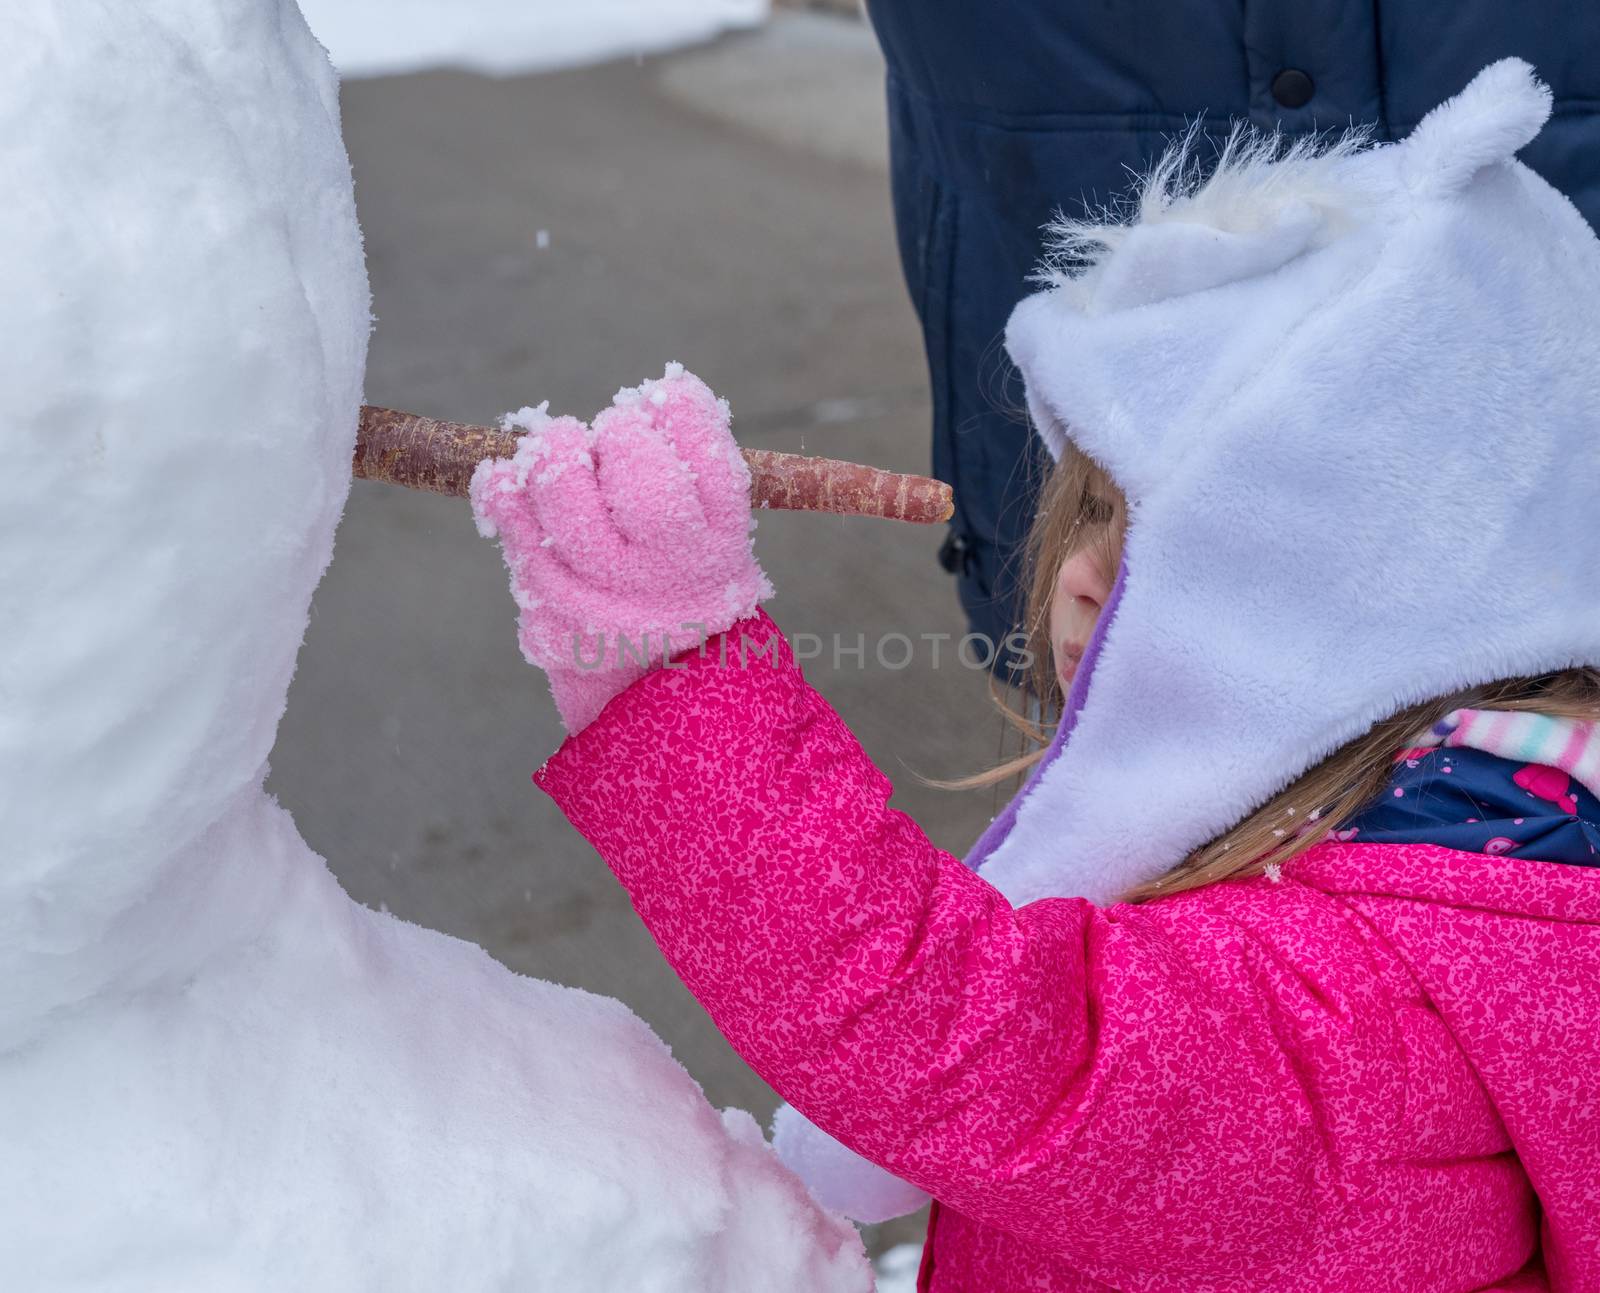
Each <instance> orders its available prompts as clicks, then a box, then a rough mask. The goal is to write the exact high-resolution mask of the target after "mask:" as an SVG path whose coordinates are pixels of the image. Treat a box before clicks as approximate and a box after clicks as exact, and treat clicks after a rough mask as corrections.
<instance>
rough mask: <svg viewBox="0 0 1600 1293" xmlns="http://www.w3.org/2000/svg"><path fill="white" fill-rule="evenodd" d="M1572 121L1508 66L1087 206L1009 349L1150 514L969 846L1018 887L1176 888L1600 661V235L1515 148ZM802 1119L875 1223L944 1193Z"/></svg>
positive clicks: (1135, 524) (816, 1188) (1046, 427)
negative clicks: (1348, 766) (1130, 205)
mask: <svg viewBox="0 0 1600 1293" xmlns="http://www.w3.org/2000/svg"><path fill="white" fill-rule="evenodd" d="M1549 114H1550V93H1549V91H1548V90H1547V89H1546V88H1545V87H1544V86H1543V85H1541V84H1540V83H1539V82H1538V81H1537V80H1536V79H1535V77H1534V74H1533V69H1532V68H1530V67H1529V66H1528V65H1527V64H1526V63H1523V62H1521V61H1520V60H1517V59H1506V60H1505V61H1503V62H1499V63H1495V64H1493V65H1492V66H1490V67H1488V68H1486V69H1485V70H1484V71H1483V72H1482V73H1480V74H1479V75H1478V77H1477V78H1476V79H1475V80H1474V81H1473V82H1472V84H1471V85H1469V86H1468V87H1467V88H1466V90H1464V91H1463V92H1462V93H1461V94H1459V95H1457V96H1456V97H1455V98H1454V99H1451V100H1450V101H1449V102H1447V103H1445V104H1443V105H1442V106H1441V107H1439V108H1437V109H1435V110H1434V111H1433V112H1432V113H1430V114H1429V115H1428V117H1427V118H1426V119H1425V120H1424V121H1423V122H1422V123H1421V124H1420V125H1418V127H1417V128H1416V130H1415V131H1413V132H1412V134H1411V135H1410V137H1409V138H1407V139H1406V140H1405V141H1404V142H1403V143H1399V144H1393V145H1387V146H1383V147H1375V148H1365V147H1362V146H1361V141H1360V139H1359V138H1350V137H1347V138H1346V139H1344V140H1342V141H1340V142H1339V143H1337V144H1335V145H1334V146H1333V147H1331V148H1327V149H1323V150H1321V151H1318V150H1315V149H1314V148H1313V147H1311V146H1309V145H1299V146H1296V147H1295V148H1292V149H1290V150H1288V151H1287V152H1280V150H1279V149H1278V148H1277V146H1276V144H1275V143H1274V142H1273V141H1271V140H1259V139H1252V138H1249V137H1244V138H1242V139H1241V140H1240V141H1238V142H1236V144H1235V145H1234V146H1232V147H1230V149H1229V150H1228V151H1227V152H1226V154H1225V156H1224V158H1223V161H1222V163H1221V164H1220V165H1219V166H1218V167H1217V169H1216V170H1215V172H1214V173H1213V174H1212V176H1211V177H1210V178H1209V179H1208V180H1207V181H1206V182H1205V183H1204V184H1202V185H1199V186H1198V187H1195V186H1193V185H1192V184H1188V183H1186V182H1185V177H1184V169H1185V166H1186V154H1185V150H1184V149H1182V148H1180V149H1179V150H1177V151H1175V152H1174V153H1173V154H1170V155H1169V156H1168V158H1167V159H1165V160H1164V161H1163V162H1162V163H1161V164H1159V165H1158V166H1157V167H1156V169H1155V171H1154V172H1153V173H1152V175H1151V177H1150V179H1149V180H1147V181H1146V183H1145V184H1144V186H1143V188H1142V200H1141V202H1140V206H1139V209H1138V212H1137V217H1136V218H1135V219H1134V220H1133V222H1132V223H1130V224H1107V225H1094V224H1084V223H1078V224H1065V223H1064V224H1063V225H1062V226H1060V227H1059V229H1058V233H1059V234H1060V236H1061V239H1062V246H1061V251H1062V252H1063V253H1064V256H1063V259H1071V260H1081V259H1088V260H1089V261H1090V262H1091V264H1090V266H1089V268H1088V269H1087V270H1086V271H1083V272H1080V273H1075V274H1068V273H1054V274H1052V275H1050V286H1049V288H1048V289H1047V290H1045V291H1043V292H1040V293H1039V294H1037V295H1035V296H1033V297H1030V298H1029V299H1028V300H1026V301H1024V302H1023V303H1022V304H1021V305H1019V306H1018V307H1017V309H1016V312H1015V313H1014V314H1013V315H1012V317H1011V322H1010V325H1009V327H1008V328H1007V332H1006V345H1007V348H1008V349H1009V350H1010V352H1011V356H1012V358H1013V359H1014V360H1015V362H1016V363H1017V365H1018V367H1019V368H1020V369H1021V370H1022V374H1023V377H1024V379H1025V381H1026V383H1027V395H1028V404H1029V408H1030V410H1031V412H1032V415H1033V419H1034V422H1035V424H1036V426H1037V427H1038V430H1039V432H1040V434H1041V436H1042V437H1043V438H1044V440H1045V443H1046V444H1047V445H1048V446H1049V448H1050V450H1051V452H1052V453H1053V454H1055V455H1056V456H1059V455H1060V453H1061V450H1062V447H1063V445H1064V443H1065V441H1066V440H1067V439H1068V438H1070V439H1071V440H1072V441H1073V442H1074V443H1075V444H1077V445H1078V446H1079V447H1080V448H1081V449H1083V450H1084V451H1085V452H1086V453H1088V454H1089V455H1090V456H1091V457H1093V458H1094V459H1096V460H1097V461H1098V462H1099V463H1100V464H1101V465H1102V466H1104V467H1105V468H1106V469H1107V470H1108V471H1109V472H1110V473H1111V475H1112V477H1113V478H1114V479H1115V480H1116V481H1117V483H1118V484H1119V485H1120V486H1121V487H1122V488H1123V490H1124V492H1125V493H1126V494H1127V497H1128V501H1129V527H1128V535H1127V542H1126V555H1125V558H1124V562H1123V569H1122V571H1121V573H1120V575H1119V577H1118V580H1117V586H1116V588H1115V590H1114V591H1113V593H1112V597H1111V601H1110V603H1108V605H1107V607H1106V609H1105V611H1104V612H1103V613H1102V615H1101V619H1100V624H1099V627H1098V628H1097V631H1096V634H1095V640H1094V641H1093V642H1091V643H1090V646H1089V650H1088V651H1087V652H1086V654H1085V657H1084V660H1083V662H1082V664H1081V665H1080V666H1079V670H1078V674H1077V676H1076V678H1075V680H1074V684H1073V689H1072V694H1071V695H1070V696H1069V697H1068V700H1067V707H1066V714H1065V715H1064V716H1063V719H1062V722H1061V724H1060V727H1059V729H1058V731H1057V734H1056V738H1055V740H1054V742H1053V743H1052V746H1051V749H1050V750H1049V751H1048V753H1047V755H1046V758H1045V760H1044V761H1042V762H1041V763H1040V764H1039V765H1038V766H1037V767H1036V769H1035V771H1034V774H1033V776H1032V777H1031V778H1030V780H1029V782H1028V784H1027V785H1026V786H1025V787H1024V788H1023V790H1022V791H1021V792H1020V793H1019V794H1018V795H1017V797H1016V798H1015V799H1014V800H1013V801H1012V803H1011V804H1010V805H1009V806H1008V807H1007V809H1006V811H1005V812H1004V813H1003V814H1002V815H1001V816H1000V817H999V818H997V819H996V821H995V822H994V823H993V825H992V826H991V827H990V829H989V830H988V831H987V832H985V834H984V837H983V839H981V840H980V841H979V842H978V844H977V846H976V847H975V848H974V850H973V853H972V854H971V855H970V856H969V857H968V859H967V861H968V863H969V864H970V865H975V866H981V868H982V873H983V875H984V876H985V877H986V878H987V879H989V880H990V881H992V882H993V883H994V884H995V885H996V886H998V887H999V888H1000V889H1001V890H1002V891H1003V892H1004V893H1005V894H1006V896H1007V897H1008V898H1010V899H1011V901H1012V902H1013V903H1016V904H1021V903H1024V902H1029V901H1032V900H1034V899H1038V898H1044V897H1057V896H1059V897H1069V896H1079V897H1086V898H1089V899H1092V900H1094V901H1096V902H1101V903H1104V902H1108V901H1110V900H1112V899H1113V898H1115V897H1116V896H1117V895H1118V894H1120V893H1122V892H1124V891H1125V890H1127V889H1128V888H1130V887H1132V886H1134V885H1136V884H1140V883H1143V882H1145V881H1148V880H1152V879H1154V878H1155V877H1157V876H1159V875H1161V874H1163V873H1164V872H1166V871H1167V870H1169V869H1170V868H1171V867H1172V866H1173V865H1175V864H1176V863H1178V862H1179V861H1181V860H1182V859H1183V858H1184V857H1185V856H1187V855H1188V853H1189V852H1190V851H1191V850H1193V849H1194V848H1196V847H1197V846H1199V845H1202V844H1204V843H1206V842H1207V841H1208V840H1210V839H1213V838H1215V837H1216V836H1217V835H1218V834H1220V833H1221V832H1222V831H1224V830H1227V829H1228V828H1229V827H1231V826H1233V825H1235V824H1237V823H1238V822H1240V821H1242V820H1243V819H1244V818H1245V817H1246V816H1247V815H1248V814H1249V813H1250V812H1252V811H1253V810H1254V809H1255V808H1257V807H1259V806H1260V805H1261V804H1263V803H1264V802H1266V801H1267V800H1268V799H1270V798H1271V797H1272V796H1273V795H1274V794H1276V793H1277V792H1278V791H1280V790H1282V789H1283V788H1284V787H1285V786H1287V785H1289V784H1290V783H1291V782H1292V781H1293V780H1294V779H1295V778H1296V777H1298V776H1299V775H1300V774H1301V773H1303V772H1305V771H1306V770H1307V769H1308V768H1311V767H1313V766H1314V765H1315V764H1317V763H1318V762H1320V761H1321V760H1322V759H1323V758H1324V757H1325V756H1326V755H1328V754H1331V753H1332V752H1333V751H1335V750H1337V749H1338V748H1339V747H1341V746H1342V745H1344V744H1345V743H1346V742H1348V741H1350V740H1351V739H1353V738H1354V737H1356V736H1359V735H1361V734H1362V733H1363V732H1365V731H1366V730H1367V729H1368V728H1370V727H1371V726H1372V725H1373V724H1374V723H1376V722H1378V721H1379V720H1381V719H1383V718H1385V717H1388V716H1390V715H1392V714H1394V713H1396V712H1398V711H1399V710H1401V709H1403V708H1405V707H1406V706H1408V705H1411V704H1414V703H1416V702H1419V701H1423V700H1428V699H1431V698H1433V697H1438V696H1443V695H1447V694H1449V693H1451V692H1454V691H1457V690H1459V689H1461V688H1464V687H1468V686H1473V685H1476V684H1480V683H1487V682H1493V681H1495V680H1497V679H1501V678H1507V677H1514V676H1519V675H1523V674H1537V673H1543V672H1546V671H1550V670H1555V669H1561V668H1565V667H1568V666H1572V665H1577V664H1597V665H1600V241H1597V239H1596V238H1595V235H1594V233H1593V232H1592V231H1591V230H1590V229H1589V226H1588V225H1587V224H1586V223H1585V222H1584V220H1583V218H1582V217H1581V216H1580V215H1579V214H1578V212H1577V211H1576V210H1575V209H1574V208H1573V206H1572V204H1571V203H1570V202H1568V201H1567V200H1566V199H1565V198H1564V197H1562V196H1561V195H1560V194H1559V193H1557V192H1556V191H1555V190H1554V189H1552V188H1551V187H1550V186H1549V185H1548V184H1546V183H1545V182H1544V181H1543V180H1541V179H1540V178H1539V177H1538V176H1536V175H1535V174H1533V172H1532V171H1530V170H1528V168H1527V167H1525V166H1523V165H1521V164H1520V163H1518V162H1516V161H1515V160H1514V154H1515V152H1516V150H1517V149H1519V148H1521V147H1523V146H1524V145H1525V144H1527V143H1528V141H1529V140H1531V139H1532V138H1533V137H1534V136H1535V135H1536V134H1537V133H1538V132H1539V129H1540V127H1541V126H1542V125H1543V124H1544V122H1545V120H1546V119H1547V118H1548V116H1549ZM1085 253H1088V255H1087V256H1085ZM1312 807H1315V805H1307V808H1308V809H1309V808H1312ZM778 1132H779V1134H778V1136H777V1138H776V1145H777V1149H778V1152H779V1154H780V1156H781V1157H782V1158H783V1159H784V1160H785V1161H786V1162H788V1163H789V1165H790V1166H791V1167H793V1168H795V1170H797V1171H798V1172H799V1173H800V1175H801V1176H802V1177H804V1178H805V1179H806V1180H807V1183H808V1184H809V1185H811V1187H812V1189H813V1193H815V1194H816V1195H817V1197H818V1198H819V1199H822V1200H823V1201H825V1202H826V1203H827V1204H828V1205H829V1206H831V1207H835V1208H837V1209H839V1210H841V1211H843V1212H845V1213H846V1214H847V1215H849V1216H852V1217H855V1218H857V1219H858V1220H880V1219H883V1218H886V1217H890V1216H896V1215H899V1214H900V1213H902V1212H905V1211H908V1210H910V1208H911V1207H913V1206H915V1205H916V1203H918V1202H919V1201H920V1199H921V1195H920V1194H919V1193H918V1192H917V1191H915V1190H914V1189H911V1188H910V1187H908V1186H906V1185H905V1183H903V1182H900V1181H898V1180H896V1179H895V1178H894V1177H893V1176H891V1175H890V1174H888V1173H887V1172H885V1171H883V1170H882V1169H881V1168H879V1167H877V1166H875V1165H874V1164H872V1163H869V1162H867V1161H866V1160H865V1159H861V1158H859V1157H857V1156H856V1155H854V1154H852V1153H851V1152H850V1151H849V1150H847V1149H844V1147H843V1146H836V1145H835V1144H834V1143H833V1142H832V1141H831V1140H830V1139H829V1138H828V1137H827V1136H826V1134H825V1133H824V1132H822V1131H821V1130H820V1129H818V1128H816V1127H814V1126H812V1125H810V1124H809V1123H806V1122H805V1120H804V1119H802V1118H801V1117H800V1116H799V1115H798V1114H796V1113H794V1112H793V1111H788V1112H783V1113H780V1117H779V1121H778Z"/></svg>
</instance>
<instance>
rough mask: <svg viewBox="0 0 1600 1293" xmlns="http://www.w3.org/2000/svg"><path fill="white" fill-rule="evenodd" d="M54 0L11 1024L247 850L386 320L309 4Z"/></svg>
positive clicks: (169, 938)
mask: <svg viewBox="0 0 1600 1293" xmlns="http://www.w3.org/2000/svg"><path fill="white" fill-rule="evenodd" d="M50 8H51V6H49V5H41V4H25V5H24V6H23V10H22V14H21V16H20V18H19V17H18V16H17V15H14V14H12V15H8V17H7V24H8V32H7V39H6V40H5V41H4V42H3V43H0V169H3V171H4V173H5V175H6V176H7V182H8V189H9V191H10V195H11V196H10V197H9V198H8V200H7V201H6V202H5V203H3V204H0V264H3V268H4V279H5V282H6V291H5V293H4V294H3V295H0V391H4V393H5V394H4V407H0V426H3V428H4V435H3V441H4V453H5V468H4V470H3V471H0V534H3V542H0V623H3V626H4V627H3V630H0V799H3V803H4V812H3V813H0V821H3V830H4V836H5V843H4V852H5V858H6V861H5V865H4V867H3V868H0V984H3V985H4V986H3V987H0V1043H3V1041H4V1039H5V1037H6V1034H7V1031H8V1028H9V1029H12V1030H13V1031H14V1030H15V1028H16V1027H17V1026H19V1021H20V1023H21V1025H22V1026H24V1027H25V1019H24V1018H23V1017H24V1016H25V1015H27V1014H29V1013H34V1014H38V1013H42V1012H43V1011H46V1010H48V1009H50V1008H52V1007H58V1006H64V1005H70V1004H71V1003H72V1002H73V1001H75V1000H77V999H80V998H82V997H86V996H88V995H91V994H92V993H94V992H97V991H99V990H101V989H102V988H103V987H104V986H105V985H106V984H107V983H108V982H118V981H123V982H133V981H144V980H147V979H148V978H150V977H151V976H155V975H160V974H162V973H165V972H166V970H167V968H168V965H167V962H168V956H167V952H168V950H169V949H173V948H176V947H180V946H181V945H184V944H185V943H186V941H187V940H189V939H190V937H191V935H192V934H193V930H192V928H190V926H192V925H193V924H194V923H196V922H197V921H200V920H203V919H204V917H203V914H202V911H203V902H202V897H201V896H202V894H203V893H204V891H205V890H206V887H207V886H208V885H211V884H214V883H217V882H218V881H217V875H218V873H220V872H221V871H224V870H226V869H227V868H228V867H230V866H234V865H236V863H235V861H234V860H233V859H230V858H228V857H225V856H222V855H221V854H222V853H223V852H225V848H224V845H223V840H224V838H225V837H227V836H228V831H227V829H226V826H227V823H228V822H229V821H232V820H236V819H237V818H238V816H239V814H240V813H242V812H245V811H247V810H250V811H253V810H255V809H256V808H259V806H260V803H261V800H262V791H261V783H262V778H263V775H264V771H265V763H266V758H267V754H268V752H269V750H270V749H271V746H272V742H273V736H274V732H275V730H276V726H277V722H278V719H279V717H280V715H281V713H282V711H283V707H284V701H285V696H286V693H287V688H288V683H289V678H290V675H291V673H292V671H293V667H294V659H295V655H296V652H297V650H298V648H299V643H300V639H301V636H302V634H303V632H304V629H305V625H306V618H307V611H308V607H309V603H310V598H311V593H312V589H313V588H314V587H315V585H316V583H317V580H318V578H319V577H320V576H321V573H322V571H323V569H324V567H325V566H326V564H327V561H328V559H329V556H330V553H331V548H332V538H333V530H334V526H335V524H336V522H337V520H338V517H339V513H340V510H341V508H342V505H343V501H344V498H345V495H346V492H347V490H348V487H349V479H350V455H351V449H352V441H353V436H354V431H355V422H356V417H357V413H358V407H359V402H360V395H361V380H362V371H363V365H364V361H365V348H366V337H367V332H368V317H369V309H368V294H367V285H366V276H365V271H364V267H363V261H362V254H361V245H360V235H359V232H358V229H357V226H356V221H355V212H354V205H353V199H352V190H351V182H350V172H349V165H348V161H347V159H346V156H345V152H344V147H343V143H342V140H341V137H340V131H339V117H338V100H337V83H336V80H335V78H334V75H333V72H332V70H331V68H330V67H329V65H328V61H327V58H326V56H325V55H324V53H323V51H322V50H321V48H320V47H319V46H318V45H317V44H316V42H315V41H314V40H313V38H312V37H311V35H310V33H309V32H308V31H307V29H306V27H305V24H304V22H303V20H302V19H301V17H300V14H299V11H298V9H297V8H296V7H295V5H294V4H293V3H292V0H159V2H158V3H154V4H140V5H113V6H101V7H100V8H98V9H96V11H95V12H94V14H93V15H92V16H84V17H83V18H82V19H81V20H79V21H75V22H73V23H70V24H61V23H59V22H57V21H53V20H52V18H51V14H50Z"/></svg>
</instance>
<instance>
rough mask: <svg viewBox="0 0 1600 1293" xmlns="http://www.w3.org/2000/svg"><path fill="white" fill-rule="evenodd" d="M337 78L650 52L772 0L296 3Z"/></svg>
mask: <svg viewBox="0 0 1600 1293" xmlns="http://www.w3.org/2000/svg"><path fill="white" fill-rule="evenodd" d="M300 7H301V9H303V10H304V11H305V16H306V21H307V22H309V23H310V24H311V30H312V31H314V32H315V33H316V34H317V38H318V39H319V40H321V41H322V43H323V44H324V45H326V46H327V47H328V51H329V53H330V54H331V55H332V57H333V63H334V66H335V67H337V68H338V69H339V71H340V74H341V75H343V76H347V77H348V76H384V75H388V74H391V73H397V72H415V71H417V70H418V69H420V68H424V67H461V68H468V69H470V70H472V71H475V72H489V73H492V74H494V75H500V76H504V75H508V74H510V73H514V72H541V71H545V70H547V69H549V68H553V67H565V66H568V65H570V64H575V63H595V62H599V61H601V60H603V59H608V58H625V57H632V56H634V55H637V54H649V53H654V52H655V51H657V50H662V49H669V48H671V47H672V46H674V45H685V44H689V43H691V42H694V41H699V40H706V39H708V38H710V37H712V36H714V35H716V34H717V33H718V32H720V31H725V30H727V29H728V28H731V27H750V26H754V25H755V24H757V23H759V22H760V21H761V20H762V19H763V18H765V17H766V15H767V10H768V7H769V0H454V3H451V2H450V0H301V3H300Z"/></svg>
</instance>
